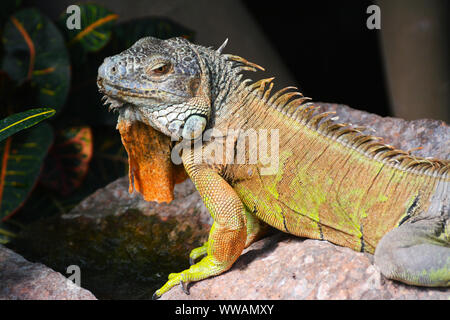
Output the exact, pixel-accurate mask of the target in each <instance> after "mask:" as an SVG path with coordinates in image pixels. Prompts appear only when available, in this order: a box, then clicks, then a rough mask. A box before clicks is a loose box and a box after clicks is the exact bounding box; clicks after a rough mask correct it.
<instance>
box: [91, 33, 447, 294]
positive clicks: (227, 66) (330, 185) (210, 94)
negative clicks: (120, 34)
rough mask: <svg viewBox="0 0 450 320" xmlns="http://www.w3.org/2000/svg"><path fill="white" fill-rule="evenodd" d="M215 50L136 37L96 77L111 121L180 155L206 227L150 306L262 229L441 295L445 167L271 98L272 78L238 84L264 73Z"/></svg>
mask: <svg viewBox="0 0 450 320" xmlns="http://www.w3.org/2000/svg"><path fill="white" fill-rule="evenodd" d="M225 44H226V42H225V43H224V44H223V45H222V46H221V47H220V48H219V49H217V50H213V49H212V48H206V47H203V46H199V45H194V44H191V43H190V42H189V41H187V40H186V39H183V38H172V39H168V40H159V39H155V38H152V37H146V38H143V39H141V40H139V41H137V42H136V43H135V44H134V45H133V46H132V47H131V48H129V49H127V50H125V51H124V52H122V53H120V54H118V55H115V56H112V57H109V58H106V59H105V61H104V62H103V64H102V65H101V66H100V68H99V71H98V86H99V89H100V91H101V92H102V93H103V94H104V95H105V97H106V98H107V101H106V103H110V104H111V105H110V108H112V109H114V110H116V111H118V113H119V121H121V120H122V121H128V122H131V123H132V122H134V121H140V122H143V123H145V124H146V125H148V126H151V127H152V128H154V129H156V130H157V131H158V132H160V133H162V134H163V135H165V136H167V137H171V140H172V142H170V139H169V143H171V148H172V149H171V150H172V157H173V159H175V158H176V156H174V155H178V154H180V157H181V160H182V163H183V165H184V168H185V170H186V172H187V174H188V176H189V177H190V179H191V180H192V181H193V183H194V185H195V187H196V188H197V190H198V192H199V193H200V195H201V197H202V199H203V202H204V203H205V205H206V207H207V209H208V210H209V212H210V214H211V216H212V217H213V219H214V223H213V225H212V227H211V231H210V233H209V238H208V241H207V242H206V243H205V244H204V245H203V246H202V247H200V248H196V249H194V250H193V251H192V252H191V253H190V261H191V267H190V268H189V269H187V270H184V271H183V272H180V273H172V274H170V275H169V280H168V281H167V282H166V284H165V285H164V286H163V287H162V288H160V289H159V290H157V291H156V292H155V294H154V298H158V297H160V296H161V295H162V294H164V293H165V292H167V291H168V290H169V289H170V288H172V287H173V286H175V285H177V284H181V285H182V288H183V290H185V291H186V284H187V283H189V282H193V281H198V280H201V279H205V278H208V277H211V276H214V275H218V274H220V273H223V272H224V271H226V270H228V269H230V267H231V266H232V265H233V263H234V262H235V261H236V259H237V258H238V257H239V256H240V254H241V253H242V251H243V249H244V248H245V247H247V246H249V245H250V244H251V243H252V242H253V241H255V240H256V239H258V238H259V237H260V235H261V234H262V233H263V232H264V230H266V226H267V225H270V226H272V227H275V228H277V229H279V230H282V231H284V232H287V233H290V234H294V235H297V236H300V237H308V238H313V239H321V240H327V241H330V242H332V243H335V244H337V245H341V246H346V247H349V248H352V249H354V250H357V251H361V252H369V253H374V261H375V264H376V266H378V268H379V269H380V271H381V272H382V274H383V275H384V276H386V277H387V278H390V279H396V280H399V281H402V282H405V283H408V284H413V285H419V286H450V193H449V185H450V174H449V171H450V170H449V169H450V162H449V161H446V160H438V159H428V158H421V157H415V156H412V155H410V153H409V152H404V151H401V150H397V149H394V148H393V147H391V146H388V145H385V144H384V143H383V142H382V141H380V139H379V138H377V137H374V136H371V135H365V134H363V133H362V132H361V128H355V127H352V126H350V125H348V124H342V123H338V122H336V119H335V118H333V115H332V114H331V113H327V112H326V113H320V112H318V111H317V108H316V107H315V106H314V104H313V103H311V102H308V98H305V97H303V96H302V95H301V94H300V93H298V92H297V91H295V90H296V88H294V87H287V88H284V89H282V90H279V91H278V92H275V93H273V94H272V93H271V89H272V87H273V82H272V80H273V78H272V79H263V80H260V81H257V82H252V81H251V80H248V79H247V80H243V74H242V71H256V70H257V69H261V70H263V68H262V67H260V66H258V65H256V64H254V63H251V62H249V61H247V60H246V59H244V58H242V57H239V56H236V55H231V54H224V53H222V51H223V49H224V46H225ZM211 129H214V130H211ZM211 132H213V133H211ZM160 133H159V134H160ZM207 133H208V137H205V136H206V135H207ZM253 134H256V135H257V139H256V140H253V142H254V141H257V143H251V141H250V140H251V139H250V138H251V137H252V135H253ZM246 139H247V140H246ZM269 140H270V141H271V143H270V148H269V147H268V146H267V145H266V146H265V147H266V149H270V151H271V152H272V155H271V157H272V156H273V157H275V158H271V159H272V160H275V161H273V162H274V163H275V165H276V167H275V170H272V172H267V170H266V172H264V170H265V169H268V168H267V167H268V163H269V162H268V161H267V157H266V158H264V157H260V154H258V153H257V150H258V152H259V149H261V148H262V147H263V146H264V141H269ZM242 141H244V143H242ZM245 141H247V142H248V143H246V142H245ZM249 141H250V142H249ZM272 142H274V144H272ZM266 144H267V143H266ZM223 150H225V151H223ZM199 151H200V152H199ZM222 151H223V152H222ZM266 151H268V150H266ZM202 152H203V154H202ZM205 154H209V155H210V156H209V157H206V156H205ZM255 154H257V155H258V159H257V160H256V161H255V159H254V157H253V156H254V155H255ZM271 163H272V162H271ZM269 171H270V170H269ZM130 177H131V176H130ZM131 183H133V181H130V184H131ZM199 258H202V259H201V260H200V261H199V262H197V263H194V262H195V261H196V260H197V259H199Z"/></svg>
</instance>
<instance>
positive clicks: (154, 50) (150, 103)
mask: <svg viewBox="0 0 450 320" xmlns="http://www.w3.org/2000/svg"><path fill="white" fill-rule="evenodd" d="M208 77H209V75H208V72H207V70H206V68H205V65H204V62H203V61H202V59H201V58H200V55H199V53H198V52H197V50H196V48H195V46H194V45H192V44H190V43H189V41H187V40H186V39H183V38H172V39H168V40H159V39H156V38H152V37H146V38H143V39H140V40H139V41H137V42H136V43H135V44H134V45H133V46H132V47H130V48H129V49H127V50H125V51H123V52H121V53H119V54H117V55H115V56H112V57H108V58H106V59H105V60H104V62H103V64H102V65H101V66H100V68H99V70H98V78H97V85H98V87H99V90H100V91H101V92H102V93H103V94H104V95H105V99H106V102H105V103H110V108H113V109H118V110H119V113H120V117H121V118H122V120H128V121H130V122H131V121H134V120H139V121H142V122H144V123H146V124H148V125H150V126H152V127H153V128H154V129H156V130H158V131H160V132H162V133H163V134H165V135H168V136H171V137H172V138H173V139H175V140H179V139H180V137H184V138H190V139H192V138H196V137H198V136H199V135H201V133H202V132H203V130H204V129H205V127H206V124H207V122H208V119H209V116H210V111H211V97H210V90H209V78H208Z"/></svg>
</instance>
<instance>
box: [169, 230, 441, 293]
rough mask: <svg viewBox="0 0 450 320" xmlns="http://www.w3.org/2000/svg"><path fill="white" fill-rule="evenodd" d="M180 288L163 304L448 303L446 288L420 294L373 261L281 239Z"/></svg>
mask: <svg viewBox="0 0 450 320" xmlns="http://www.w3.org/2000/svg"><path fill="white" fill-rule="evenodd" d="M189 291H190V295H186V294H185V293H184V292H183V291H182V290H181V287H174V288H172V289H171V290H170V291H169V292H167V293H166V294H164V295H163V296H162V297H161V299H163V300H210V299H218V300H222V299H223V300H227V299H235V300H241V299H242V300H246V299H248V300H259V299H280V300H297V299H420V300H423V299H449V298H450V292H449V290H448V289H446V288H441V289H436V288H419V287H414V286H408V285H405V284H402V283H399V282H394V281H391V280H388V279H386V278H384V277H383V276H382V275H381V273H380V272H379V271H378V270H377V268H376V267H375V266H374V265H373V264H372V256H371V255H369V254H364V253H359V252H355V251H353V250H351V249H349V248H344V247H339V246H336V245H333V244H331V243H329V242H327V241H318V240H310V239H307V240H304V239H300V238H297V237H293V236H291V235H287V234H282V233H277V234H275V235H272V236H270V237H267V238H264V239H262V240H260V241H258V242H256V243H254V244H252V245H251V246H250V247H249V248H247V249H246V250H245V251H244V253H243V254H242V255H241V257H239V259H238V260H237V262H236V263H235V264H234V265H233V267H232V268H231V269H230V270H229V271H228V272H225V273H223V274H221V275H220V276H217V277H213V278H209V279H205V280H202V281H199V282H195V283H192V285H190V287H189Z"/></svg>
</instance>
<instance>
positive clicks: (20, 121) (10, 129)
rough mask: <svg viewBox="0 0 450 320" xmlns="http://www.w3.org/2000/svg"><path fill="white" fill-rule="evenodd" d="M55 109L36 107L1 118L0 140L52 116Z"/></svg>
mask: <svg viewBox="0 0 450 320" xmlns="http://www.w3.org/2000/svg"><path fill="white" fill-rule="evenodd" d="M54 114H55V110H53V109H50V108H36V109H31V110H27V111H25V112H20V113H16V114H13V115H11V116H9V117H7V118H5V119H3V120H0V141H3V140H5V139H6V138H8V137H9V136H11V135H13V134H14V133H16V132H18V131H20V130H23V129H26V128H29V127H31V126H34V125H35V124H37V123H39V122H41V121H42V120H45V119H47V118H50V117H51V116H53V115H54Z"/></svg>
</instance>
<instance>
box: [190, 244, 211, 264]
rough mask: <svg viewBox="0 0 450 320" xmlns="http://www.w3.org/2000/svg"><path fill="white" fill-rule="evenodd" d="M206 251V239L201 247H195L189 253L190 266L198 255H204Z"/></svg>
mask: <svg viewBox="0 0 450 320" xmlns="http://www.w3.org/2000/svg"><path fill="white" fill-rule="evenodd" d="M207 251H208V241H206V242H205V243H204V244H203V245H202V246H201V247H198V248H195V249H194V250H192V251H191V253H190V254H189V264H190V265H191V266H192V265H193V264H194V263H195V260H197V259H198V258H200V257H203V256H206V255H207Z"/></svg>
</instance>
